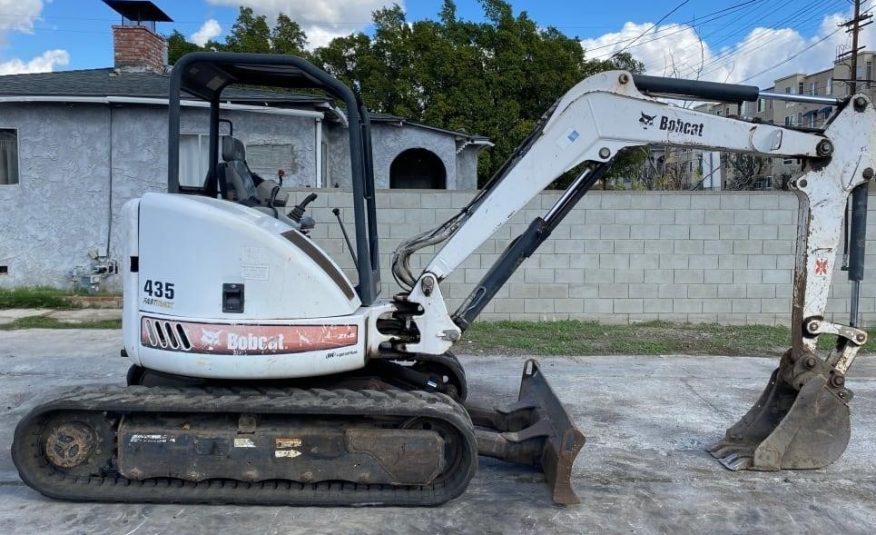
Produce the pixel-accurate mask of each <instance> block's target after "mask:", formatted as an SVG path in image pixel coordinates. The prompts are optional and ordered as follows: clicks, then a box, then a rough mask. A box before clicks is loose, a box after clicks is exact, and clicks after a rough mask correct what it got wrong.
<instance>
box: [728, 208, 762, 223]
mask: <svg viewBox="0 0 876 535" xmlns="http://www.w3.org/2000/svg"><path fill="white" fill-rule="evenodd" d="M733 223H734V224H735V225H746V226H748V227H754V226H757V225H762V224H763V211H761V210H734V211H733Z"/></svg>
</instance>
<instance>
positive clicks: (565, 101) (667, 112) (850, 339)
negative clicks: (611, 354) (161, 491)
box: [393, 71, 876, 470]
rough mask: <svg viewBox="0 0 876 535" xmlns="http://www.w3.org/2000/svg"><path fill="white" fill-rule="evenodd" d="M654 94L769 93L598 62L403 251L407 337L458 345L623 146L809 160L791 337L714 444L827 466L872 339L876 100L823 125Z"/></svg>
mask: <svg viewBox="0 0 876 535" xmlns="http://www.w3.org/2000/svg"><path fill="white" fill-rule="evenodd" d="M645 92H651V93H659V94H662V95H664V96H672V97H674V98H685V99H688V100H689V99H700V100H705V99H714V100H725V101H736V102H739V101H742V100H756V99H757V98H759V92H758V89H757V88H756V87H749V86H735V85H725V84H714V83H705V82H692V81H684V80H670V79H662V78H654V77H636V76H633V75H631V74H630V73H627V72H621V71H614V72H605V73H601V74H598V75H596V76H593V77H591V78H588V79H586V80H584V81H582V82H581V83H579V84H578V85H576V86H575V87H574V88H572V89H571V90H570V91H569V92H568V93H566V94H565V95H564V96H563V97H562V98H561V99H560V100H559V101H558V102H557V103H556V105H555V106H554V107H553V108H552V109H551V110H549V111H548V112H547V113H546V114H545V116H544V117H543V118H542V120H541V122H540V123H539V125H538V126H537V128H536V129H535V131H534V132H533V133H532V134H531V135H530V137H529V138H528V139H527V140H526V141H525V142H524V143H523V145H521V147H520V148H519V149H518V150H517V152H516V153H515V154H514V155H513V156H512V158H511V159H509V162H508V163H506V165H505V166H504V167H503V168H502V169H501V170H500V171H499V172H498V173H497V175H496V176H495V177H494V178H493V179H492V180H491V181H490V183H489V184H488V185H487V187H486V188H485V189H484V190H483V191H482V192H481V193H480V194H479V195H478V196H476V197H475V199H474V200H473V201H472V202H471V203H470V204H469V205H468V206H466V207H465V208H464V209H463V210H462V211H461V212H460V213H459V215H457V216H456V217H454V218H453V219H451V220H450V221H448V222H446V223H445V224H444V225H442V226H440V227H438V228H437V229H435V230H434V231H431V232H428V233H425V234H422V235H420V236H417V237H414V238H412V239H411V240H409V241H408V242H405V243H403V244H402V245H401V246H400V247H399V249H398V250H397V251H396V254H395V256H394V259H393V273H394V275H395V276H396V279H397V280H398V281H399V282H400V283H401V284H402V285H406V286H408V287H409V289H410V291H409V293H406V294H402V295H401V296H400V297H399V298H398V299H399V300H400V301H405V302H406V303H407V304H408V305H410V304H413V305H416V307H414V308H415V309H416V310H417V313H415V314H412V315H411V316H410V317H409V320H410V321H412V322H413V323H414V324H415V325H416V328H417V332H418V337H417V339H416V340H415V341H413V342H408V343H406V344H403V345H401V346H400V349H401V350H402V351H405V352H418V353H432V354H440V353H443V352H445V351H447V350H448V349H449V348H450V347H451V346H452V345H453V343H454V342H455V341H456V340H458V339H459V337H460V336H461V333H462V332H463V331H464V330H465V329H466V328H467V327H468V325H469V324H470V323H471V321H472V320H473V319H474V318H475V317H476V316H477V314H478V313H479V312H480V311H481V310H482V309H483V307H484V306H485V305H486V304H487V302H489V300H490V299H491V298H492V297H493V295H495V293H496V291H497V290H498V289H499V288H500V287H501V286H502V284H503V283H504V282H506V281H507V279H508V278H509V277H510V276H511V274H512V273H513V272H514V270H515V269H516V268H517V267H518V266H519V265H520V264H521V263H522V262H523V260H524V259H525V258H527V257H528V256H530V255H531V254H532V252H534V251H535V249H536V248H537V247H538V245H539V244H540V243H542V242H543V241H544V240H545V239H546V238H547V237H548V236H549V235H550V232H551V230H553V228H555V227H556V225H557V224H559V222H560V221H561V220H562V218H563V217H564V216H565V215H566V214H567V213H568V212H569V211H570V210H571V209H572V207H574V205H575V203H576V202H577V201H578V200H579V199H580V198H581V197H582V196H583V195H584V194H585V193H586V192H587V190H589V189H590V188H591V187H592V186H593V184H594V183H595V182H596V181H597V180H598V179H599V178H600V177H602V176H603V175H604V173H605V172H606V170H607V169H608V167H609V166H610V164H611V163H612V162H613V161H614V159H615V158H616V157H617V155H618V154H619V153H620V152H622V151H623V150H625V149H628V148H630V147H636V146H646V145H654V144H658V145H671V146H676V147H686V148H697V149H713V150H720V151H728V152H739V153H750V154H757V155H762V156H767V157H785V158H800V159H801V160H802V161H803V162H804V171H805V172H804V174H802V175H801V176H799V177H798V178H797V179H796V180H794V181H792V182H791V183H790V188H791V189H792V190H793V191H794V192H795V194H796V195H797V197H798V199H799V222H798V237H797V253H796V264H795V270H794V275H793V281H794V293H793V303H792V334H793V339H792V344H791V349H789V350H788V352H787V353H786V354H785V356H784V358H783V359H782V361H781V364H780V366H779V368H778V369H777V370H776V372H775V373H774V374H773V377H772V379H771V380H770V383H769V385H768V386H767V388H766V391H765V392H764V394H763V395H762V396H761V398H760V399H759V400H758V402H757V403H756V404H755V406H754V407H753V408H752V410H751V411H749V413H748V414H747V415H746V416H745V417H744V418H743V419H742V420H741V421H740V422H739V423H737V424H736V425H735V426H733V427H731V428H730V429H729V430H728V432H727V436H726V438H725V439H724V440H722V441H721V442H719V443H718V444H716V445H715V446H713V447H712V448H710V451H711V452H712V454H713V455H715V456H716V457H717V458H719V459H720V460H721V462H722V463H723V464H724V465H725V466H726V467H728V468H731V469H742V468H752V469H763V470H777V469H782V468H817V467H820V466H825V465H827V464H830V463H831V462H833V461H834V460H836V459H837V458H838V457H839V456H840V455H841V454H842V452H843V451H844V450H845V447H846V444H847V442H848V436H849V410H848V401H849V400H850V399H851V392H850V391H849V390H848V389H846V388H845V386H844V385H845V373H846V371H847V370H848V368H849V366H850V365H851V363H852V361H853V360H854V358H855V355H856V353H857V351H858V349H859V348H860V347H861V345H862V344H864V343H865V342H866V339H867V334H866V332H865V331H863V330H861V329H859V328H858V326H857V317H856V315H857V312H856V311H857V301H856V300H857V297H856V296H857V295H858V288H859V284H860V280H861V275H862V270H863V244H864V238H863V233H864V227H865V219H864V218H865V217H866V193H867V192H866V189H867V182H868V181H869V180H870V179H871V178H872V177H873V168H874V167H876V161H874V159H876V153H874V151H876V146H874V138H873V133H874V132H876V112H874V109H873V105H872V103H871V102H870V100H869V99H868V98H867V97H866V96H863V95H856V96H853V97H852V98H850V99H847V100H845V101H842V102H840V101H833V102H832V103H833V104H834V105H836V106H837V107H838V110H837V112H836V113H835V114H834V115H833V116H832V118H831V119H830V121H829V122H828V124H827V126H826V128H825V129H824V130H823V131H820V130H819V131H816V130H809V131H802V130H796V129H790V128H783V127H780V126H775V125H771V124H763V123H752V122H746V121H742V120H738V119H731V118H727V117H721V116H716V115H711V114H707V113H702V112H698V111H695V110H691V109H687V108H684V107H679V106H676V105H673V104H670V103H667V102H663V101H660V100H658V99H657V98H655V97H654V96H649V95H646V94H645ZM769 96H771V97H779V95H769ZM788 98H795V96H790V97H788ZM809 98H811V97H809ZM824 100H828V99H824ZM582 164H583V171H582V172H581V173H580V175H579V176H578V178H577V179H576V180H575V181H573V183H572V184H571V185H570V186H569V188H568V189H567V190H566V191H565V192H564V194H563V195H561V196H560V198H559V199H558V201H557V202H556V204H555V205H554V206H553V207H552V208H550V209H549V210H548V211H547V212H546V214H545V215H544V216H543V217H540V218H536V220H535V221H533V222H532V223H531V224H530V226H529V228H528V229H527V230H526V231H524V233H523V234H521V235H520V236H519V237H517V238H516V239H515V240H514V241H512V243H511V244H510V245H509V247H508V248H507V249H506V251H505V252H504V253H503V254H502V255H501V256H500V258H499V259H498V261H497V262H496V264H495V265H494V266H493V267H492V268H491V269H490V270H489V271H488V272H487V274H486V275H485V276H484V278H483V279H482V280H481V282H480V283H479V284H478V285H477V286H476V287H475V289H474V291H473V292H472V293H471V295H470V296H469V297H468V298H467V299H466V300H465V301H464V302H463V304H462V306H461V307H460V308H459V309H458V310H457V311H456V312H455V313H454V314H452V315H451V314H450V313H448V311H447V309H446V307H445V304H444V299H443V297H442V295H441V291H440V282H441V281H442V280H443V279H445V278H446V277H447V276H448V275H449V274H450V273H452V272H453V270H454V269H456V268H457V267H458V266H459V265H460V264H461V263H462V262H463V261H464V260H465V259H466V258H467V257H468V256H469V255H471V254H472V253H473V252H474V251H475V250H476V249H477V248H478V247H479V246H480V245H482V244H483V243H484V242H485V241H486V240H487V239H489V237H490V236H492V235H493V234H494V233H495V232H496V231H497V230H498V229H499V228H500V227H501V226H502V225H504V224H505V223H507V222H508V220H510V219H511V218H512V217H513V216H514V214H515V213H517V212H518V211H519V210H520V209H521V208H523V207H524V206H525V205H526V204H527V203H528V202H529V201H530V200H531V199H532V198H533V197H535V196H536V195H537V194H539V193H540V192H541V191H542V190H544V189H545V188H546V187H547V186H548V185H549V184H551V183H552V182H553V181H554V180H555V179H556V178H557V177H559V176H560V175H562V174H563V173H565V172H567V171H569V170H571V169H575V168H581V166H582ZM853 192H854V202H853V203H852V205H853V207H854V208H855V211H854V214H853V216H852V240H851V242H852V257H853V265H852V266H851V271H850V278H851V279H852V281H853V285H854V289H853V303H852V310H853V317H852V321H851V322H850V325H842V324H839V323H834V322H831V321H828V320H827V319H826V318H825V309H826V306H827V297H828V294H829V290H830V285H831V280H832V274H833V272H834V270H833V267H834V263H835V262H836V257H837V250H838V247H839V243H840V240H841V236H842V229H843V226H842V222H843V218H844V217H845V215H846V208H847V203H848V201H849V198H850V195H852V193H853ZM441 242H445V243H444V246H443V247H442V248H441V249H440V251H439V252H438V253H437V255H435V257H434V258H432V260H431V261H430V262H429V263H428V265H427V267H426V268H425V269H424V270H423V271H422V273H421V274H420V275H419V276H417V277H416V278H415V277H413V276H411V274H410V271H409V269H408V258H409V257H410V255H411V254H412V253H413V252H414V251H416V250H417V249H419V248H421V247H422V246H425V245H434V244H437V243H441ZM411 309H412V307H410V306H408V310H411ZM822 334H830V335H835V336H836V337H837V344H836V349H835V350H834V351H833V352H831V354H830V355H828V356H827V357H826V358H819V357H818V356H817V354H816V351H815V349H816V345H817V341H818V338H819V336H820V335H822Z"/></svg>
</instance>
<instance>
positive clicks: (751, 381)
mask: <svg viewBox="0 0 876 535" xmlns="http://www.w3.org/2000/svg"><path fill="white" fill-rule="evenodd" d="M119 347H120V334H119V333H118V332H116V331H85V330H69V331H53V330H31V331H7V332H0V410H2V415H0V533H10V534H11V533H16V534H21V533H88V534H98V533H121V534H133V533H138V534H152V533H259V534H262V533H265V534H270V533H399V534H412V533H674V534H678V533H740V532H755V533H764V532H771V533H842V534H851V533H876V477H874V476H876V466H874V463H876V454H874V447H873V444H874V435H876V433H874V429H876V383H874V376H876V359H873V358H866V359H859V361H858V362H857V364H856V365H855V367H854V368H853V372H852V374H851V375H852V378H851V380H850V381H849V385H850V387H851V389H852V390H854V391H855V399H854V401H853V402H852V406H853V422H852V424H853V425H852V440H851V444H850V445H849V448H848V450H847V451H846V453H845V455H844V456H843V458H842V459H841V460H840V461H839V462H837V463H836V464H834V465H833V466H831V467H829V468H828V469H825V470H821V471H814V472H781V473H756V472H738V473H734V472H729V471H726V470H725V469H723V468H722V467H721V466H720V465H719V464H718V463H717V462H716V461H714V460H713V459H712V458H711V457H710V456H709V455H708V454H706V453H705V452H704V451H703V447H704V446H705V445H706V444H708V443H710V442H712V441H714V440H716V439H718V438H719V437H720V436H722V435H723V432H724V429H725V428H726V427H727V426H728V425H730V424H731V423H733V422H734V421H735V420H736V419H737V418H738V417H739V416H741V415H742V414H743V413H744V412H745V411H746V410H747V409H748V407H749V406H750V405H751V403H753V402H754V400H755V398H756V397H757V395H758V394H759V393H760V391H761V389H762V387H763V386H764V385H765V384H766V381H767V379H768V377H769V374H770V372H771V370H772V369H773V367H774V366H775V364H776V362H775V361H774V360H773V359H763V358H726V357H580V358H541V359H540V360H541V362H542V364H543V368H544V372H545V374H546V375H548V377H549V378H550V379H551V382H552V384H553V386H554V388H555V390H556V391H557V393H558V394H559V396H560V397H561V398H562V399H563V401H564V402H565V403H566V405H567V406H568V407H569V408H570V409H571V411H572V412H573V415H574V418H575V419H576V421H577V422H578V423H579V425H580V427H581V428H582V430H583V431H584V433H585V435H587V440H588V443H587V445H586V446H585V447H584V450H583V451H582V453H581V455H580V457H579V459H578V462H577V464H576V466H575V471H574V481H573V483H574V486H575V488H576V490H577V492H578V494H579V495H580V496H581V498H582V499H583V503H582V504H581V505H579V506H576V507H567V508H560V507H555V506H553V505H552V504H551V502H550V500H549V498H548V494H547V490H546V487H545V486H544V484H543V479H542V476H541V474H539V473H537V472H534V471H532V470H529V469H527V468H525V467H518V466H512V465H503V464H501V463H499V462H494V461H492V460H489V459H483V460H481V462H480V470H479V472H478V474H477V476H475V478H474V480H473V481H472V484H471V486H470V487H469V490H468V492H466V494H464V495H463V496H462V497H461V498H459V499H457V500H454V501H453V502H451V503H449V504H446V505H444V506H442V507H436V508H429V509H401V508H368V509H339V508H292V507H228V506H180V505H114V504H74V503H63V502H56V501H52V500H49V499H46V498H44V497H42V496H41V495H39V494H38V493H36V492H34V491H32V490H31V489H29V488H28V487H26V486H24V484H23V483H21V482H20V480H19V479H18V476H17V473H16V472H15V469H14V467H13V465H12V461H11V459H10V456H9V445H10V443H11V441H12V433H13V430H14V427H15V424H16V422H17V421H18V420H19V418H21V416H22V415H23V414H24V413H25V411H26V410H27V409H28V408H29V407H31V406H32V405H33V404H34V403H35V402H36V401H37V399H38V398H39V397H42V396H47V395H49V394H50V393H51V392H53V391H57V390H61V389H64V388H66V387H70V386H73V385H80V384H89V383H115V384H121V383H123V382H124V374H125V371H126V369H127V367H128V365H129V362H128V361H126V360H125V359H122V358H119V356H118V353H119V351H118V350H119ZM462 360H463V363H464V364H465V366H466V368H467V371H468V374H469V382H470V386H471V391H472V396H471V397H472V399H476V400H486V399H489V400H499V401H509V400H511V399H513V398H515V397H516V389H517V386H518V383H519V376H520V372H521V370H522V366H523V360H524V359H522V358H517V357H468V358H466V357H463V358H462Z"/></svg>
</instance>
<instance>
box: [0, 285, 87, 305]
mask: <svg viewBox="0 0 876 535" xmlns="http://www.w3.org/2000/svg"><path fill="white" fill-rule="evenodd" d="M70 295H72V293H71V292H69V291H66V290H61V289H58V288H51V287H47V286H31V287H23V288H0V309H3V308H75V307H74V305H73V304H72V303H71V302H70V301H69V300H68V299H67V298H68V297H69V296H70Z"/></svg>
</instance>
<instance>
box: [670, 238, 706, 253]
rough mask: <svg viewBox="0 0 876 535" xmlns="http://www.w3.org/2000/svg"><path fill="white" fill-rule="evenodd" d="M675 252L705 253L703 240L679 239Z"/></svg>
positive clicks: (675, 245)
mask: <svg viewBox="0 0 876 535" xmlns="http://www.w3.org/2000/svg"><path fill="white" fill-rule="evenodd" d="M674 252H675V254H679V255H701V254H703V241H702V240H677V241H676V242H675V244H674Z"/></svg>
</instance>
